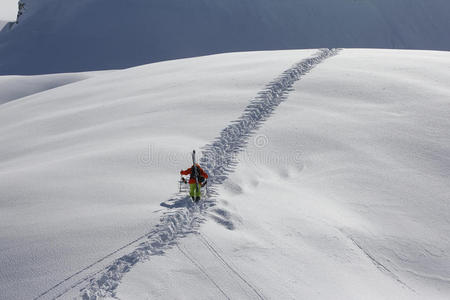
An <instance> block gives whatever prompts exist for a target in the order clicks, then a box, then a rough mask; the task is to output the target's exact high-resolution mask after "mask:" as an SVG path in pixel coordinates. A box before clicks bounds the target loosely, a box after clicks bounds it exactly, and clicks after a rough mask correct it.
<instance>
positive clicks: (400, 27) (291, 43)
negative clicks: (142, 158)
mask: <svg viewBox="0 0 450 300" xmlns="http://www.w3.org/2000/svg"><path fill="white" fill-rule="evenodd" d="M23 2H24V3H25V7H24V9H23V15H22V16H21V17H20V18H19V24H18V25H14V26H13V27H12V28H11V29H9V28H8V27H6V28H5V29H4V30H3V31H2V32H1V33H0V74H44V73H59V72H78V71H87V70H102V69H117V68H125V67H130V66H136V65H141V64H144V63H149V62H156V61H162V60H168V59H175V58H183V57H193V56H200V55H205V54H213V53H222V52H233V51H243V50H272V49H299V48H302V49H309V48H318V47H347V48H350V47H358V48H361V47H364V48H411V49H434V50H449V49H450V39H449V38H448V32H450V19H449V18H448V16H449V15H450V2H449V1H447V0H433V1H428V0H396V1H391V0H366V1H355V0H303V1H298V0H284V1H278V0H228V1H220V0H213V1H204V0H190V1H184V0H132V1H123V0H82V1H71V0H24V1H23Z"/></svg>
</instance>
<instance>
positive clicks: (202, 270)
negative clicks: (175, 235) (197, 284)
mask: <svg viewBox="0 0 450 300" xmlns="http://www.w3.org/2000/svg"><path fill="white" fill-rule="evenodd" d="M177 248H178V250H180V252H181V253H182V254H183V255H184V256H185V257H186V258H187V259H188V260H189V261H190V262H192V264H193V265H194V266H195V267H197V269H199V270H200V272H202V274H203V275H205V277H206V278H208V280H209V281H210V282H211V283H212V284H213V285H214V286H215V287H216V288H217V290H218V291H219V292H220V293H221V294H222V295H224V296H225V298H226V299H231V298H230V297H229V296H228V295H227V293H225V291H224V290H223V289H222V288H221V287H220V286H219V284H217V282H216V281H215V280H214V279H213V278H212V277H211V276H209V274H208V272H207V271H206V269H205V267H204V266H202V265H201V264H200V263H199V262H198V261H197V260H196V259H195V258H194V257H192V256H191V255H189V252H188V250H187V249H186V248H185V249H182V246H181V245H180V244H177Z"/></svg>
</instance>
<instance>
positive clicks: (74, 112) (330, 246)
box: [0, 49, 450, 300]
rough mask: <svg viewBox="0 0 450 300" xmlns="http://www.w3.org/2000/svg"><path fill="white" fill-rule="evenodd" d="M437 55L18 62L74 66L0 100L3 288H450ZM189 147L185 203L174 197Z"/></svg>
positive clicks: (33, 293) (356, 295)
mask: <svg viewBox="0 0 450 300" xmlns="http://www.w3.org/2000/svg"><path fill="white" fill-rule="evenodd" d="M337 52H339V55H335V54H337ZM449 66H450V57H449V54H448V52H438V51H398V50H397V51H394V50H360V49H355V50H350V49H344V50H341V51H337V50H319V51H316V50H301V51H274V52H249V53H231V54H222V55H214V56H207V57H200V58H195V59H183V60H177V61H169V62H163V63H156V64H150V65H146V66H141V67H137V68H132V69H127V70H121V71H111V72H104V73H99V74H91V73H88V74H85V76H82V75H83V74H77V75H76V76H75V75H74V74H60V75H52V76H53V77H48V78H46V77H41V76H37V77H34V76H33V77H24V80H31V79H33V78H35V79H36V81H37V82H38V81H40V80H41V78H45V80H44V81H47V80H49V81H51V80H54V81H55V82H56V83H57V82H60V80H62V79H61V78H63V79H64V78H80V79H83V80H79V81H76V80H74V82H72V83H68V84H65V85H62V86H59V87H56V86H57V84H54V85H51V86H50V85H49V88H50V89H48V90H45V87H44V85H43V86H42V88H39V89H37V90H36V91H37V92H33V91H31V92H33V94H30V95H28V96H25V97H22V98H17V99H14V100H10V101H8V102H6V103H3V104H0V143H1V144H2V145H7V146H4V147H1V148H0V207H1V210H0V251H1V254H2V255H0V298H2V299H3V298H4V299H33V298H35V299H54V298H57V297H59V298H61V299H72V298H73V297H83V296H84V298H88V299H89V298H95V296H96V295H102V296H106V297H110V296H113V297H116V298H119V299H123V300H125V299H146V298H151V299H154V298H165V299H168V298H170V299H176V298H196V299H212V298H219V299H221V298H230V299H252V298H254V299H272V298H273V299H287V298H304V299H313V298H314V299H361V298H366V299H401V298H403V299H448V297H449V295H450V289H449V284H448V283H449V282H450V280H449V278H450V273H449V270H450V265H449V262H450V259H449V256H448V253H450V240H449V236H450V233H449V231H448V230H449V220H448V215H449V212H450V210H449V206H448V195H449V194H450V190H449V186H450V185H449V184H448V178H449V174H450V173H449V172H450V161H449V157H450V155H449V153H450V149H449V145H450V137H449V132H450V123H449V118H448V115H449V113H450V111H449V107H450V106H449V99H450V90H449V88H448V81H449V75H448V74H449ZM279 74H281V75H279ZM60 76H62V77H60ZM78 76H81V77H78ZM20 78H21V77H17V78H15V77H11V78H9V77H8V78H6V79H7V80H13V81H10V82H12V83H17V84H18V85H19V84H20ZM274 78H275V79H274ZM300 78H301V80H298V79H300ZM3 92H4V90H3V89H2V90H0V98H2V97H4V96H2V95H3V94H2V93H3ZM8 93H10V92H8ZM10 94H11V93H10ZM19 96H20V95H17V97H19ZM251 99H253V100H251ZM249 100H251V101H250V103H249ZM275 108H276V111H275ZM218 112H220V113H218ZM199 116H201V118H200V120H199ZM232 120H235V121H232ZM230 122H231V123H230ZM202 147H203V148H202ZM193 148H196V149H200V148H202V157H201V163H202V164H203V165H204V166H205V168H207V170H208V172H209V173H210V174H211V176H212V178H211V180H210V181H211V183H212V186H211V188H210V190H209V193H210V195H209V196H210V197H209V198H208V199H206V200H205V201H203V202H201V203H200V204H199V205H193V204H192V203H191V202H190V201H189V197H187V196H186V195H184V194H179V193H177V194H174V191H175V190H177V188H178V187H177V186H176V181H177V177H178V171H179V170H180V169H181V168H184V167H187V166H188V164H190V161H191V159H190V153H191V151H192V149H193ZM170 195H172V196H170Z"/></svg>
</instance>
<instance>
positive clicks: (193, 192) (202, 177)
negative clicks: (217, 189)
mask: <svg viewBox="0 0 450 300" xmlns="http://www.w3.org/2000/svg"><path fill="white" fill-rule="evenodd" d="M194 153H195V152H194ZM180 174H181V175H190V178H189V187H190V191H189V195H190V196H191V198H192V201H194V202H197V201H199V200H200V196H201V192H200V188H201V187H203V186H205V185H206V179H207V178H208V174H206V172H205V171H204V170H203V169H202V167H200V165H199V164H197V163H195V162H194V164H193V165H192V167H190V168H189V169H187V170H181V171H180ZM183 180H184V178H183Z"/></svg>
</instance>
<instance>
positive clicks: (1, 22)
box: [0, 20, 8, 30]
mask: <svg viewBox="0 0 450 300" xmlns="http://www.w3.org/2000/svg"><path fill="white" fill-rule="evenodd" d="M7 23H8V22H7V21H2V20H0V30H2V29H3V27H5V25H6V24H7Z"/></svg>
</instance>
